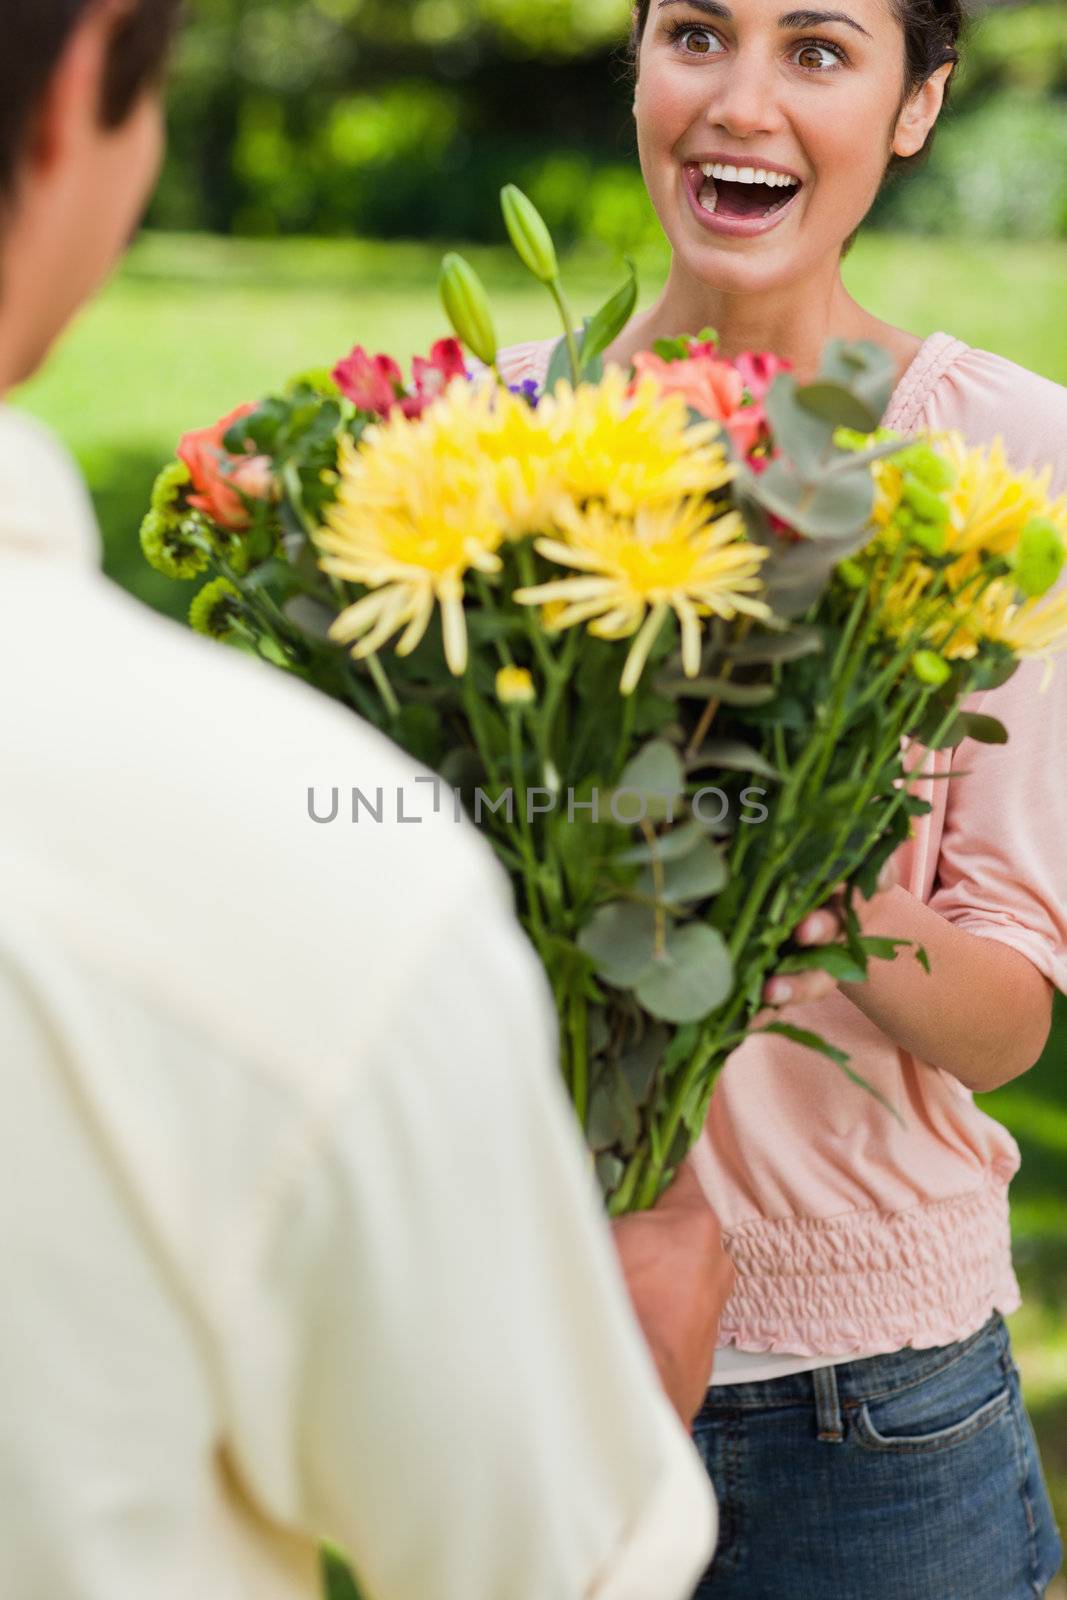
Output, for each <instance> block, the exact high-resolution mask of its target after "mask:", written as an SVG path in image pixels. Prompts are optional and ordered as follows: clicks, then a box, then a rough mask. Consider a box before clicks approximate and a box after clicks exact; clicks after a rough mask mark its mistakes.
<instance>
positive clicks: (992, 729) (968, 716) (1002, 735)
mask: <svg viewBox="0 0 1067 1600" xmlns="http://www.w3.org/2000/svg"><path fill="white" fill-rule="evenodd" d="M958 721H959V722H961V723H962V724H963V727H964V729H965V737H966V738H968V739H974V740H975V742H976V743H977V744H1007V742H1008V730H1007V728H1006V727H1005V726H1004V724H1003V723H1002V722H998V721H997V718H996V717H987V716H983V715H982V713H981V712H978V711H961V712H960V714H959V718H958Z"/></svg>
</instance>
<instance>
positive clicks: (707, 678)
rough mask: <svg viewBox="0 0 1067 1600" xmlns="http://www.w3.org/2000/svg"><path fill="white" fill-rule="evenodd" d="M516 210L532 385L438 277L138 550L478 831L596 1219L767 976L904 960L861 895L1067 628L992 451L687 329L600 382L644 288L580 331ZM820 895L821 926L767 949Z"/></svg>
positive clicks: (230, 451) (205, 459)
mask: <svg viewBox="0 0 1067 1600" xmlns="http://www.w3.org/2000/svg"><path fill="white" fill-rule="evenodd" d="M504 213H505V219H506V222H507V225H508V229H509V232H510V234H511V238H512V241H513V243H514V244H515V247H516V249H517V250H518V252H519V254H520V256H521V258H522V259H523V261H524V262H525V263H526V265H527V266H528V267H529V268H530V270H531V271H532V272H533V273H534V274H535V275H536V276H537V277H538V278H539V279H540V280H541V281H542V282H543V283H544V284H545V285H546V287H547V288H548V290H549V291H550V293H551V294H552V296H553V298H554V299H555V301H556V303H557V305H558V306H559V308H560V310H561V313H562V317H563V322H564V330H565V331H564V335H563V337H562V338H561V340H560V341H559V344H558V345H557V347H556V349H555V352H554V354H553V358H552V362H551V366H550V370H549V376H548V381H547V383H546V385H545V388H544V392H537V391H536V390H535V389H534V388H533V387H532V386H530V385H526V386H523V387H522V388H519V389H512V388H509V387H508V385H507V384H506V383H505V381H504V380H503V378H501V377H500V375H499V373H498V371H497V368H496V358H497V350H496V341H495V337H494V333H493V325H492V316H491V310H490V306H489V302H488V300H487V297H486V294H485V291H484V289H483V287H482V285H481V284H480V282H479V280H478V279H477V277H476V276H475V274H474V273H473V271H472V269H471V268H470V267H469V266H468V265H467V264H466V263H465V262H464V261H463V260H462V259H461V258H459V257H455V256H452V257H449V258H447V259H446V262H445V266H444V270H443V279H442V289H443V298H444V303H445V307H446V310H447V312H448V314H449V316H450V319H451V321H452V323H453V326H454V328H455V330H456V333H457V334H458V336H459V338H458V339H447V340H442V341H441V342H440V343H439V344H437V345H436V346H435V347H434V350H433V351H432V353H431V355H430V358H429V359H428V360H416V362H415V364H414V369H413V373H412V377H411V379H410V381H409V380H407V379H406V378H405V377H404V375H403V374H402V372H401V370H400V368H399V367H398V366H397V364H396V363H395V362H394V361H392V360H391V359H390V358H389V357H387V356H384V355H379V356H376V357H371V356H370V355H368V354H367V353H366V352H365V351H364V350H363V349H361V348H358V347H357V348H356V349H355V350H354V351H353V352H352V354H351V355H350V356H348V357H347V358H346V359H344V360H342V361H340V362H339V363H338V365H337V366H336V367H335V368H334V369H333V371H332V372H331V373H329V374H327V373H325V372H323V373H311V374H305V375H304V376H302V377H300V378H297V379H296V380H294V381H293V382H292V383H291V384H290V385H289V386H288V387H287V388H286V389H285V390H284V392H282V393H280V394H277V395H272V396H269V397H268V398H266V399H264V400H262V401H260V402H258V403H256V404H251V405H247V406H245V407H242V408H241V410H239V411H238V412H235V413H234V414H233V415H232V416H230V417H227V418H225V419H224V420H223V421H222V422H220V423H218V424H217V425H216V426H215V427H213V428H210V429H207V430H205V431H204V432H202V433H194V434H190V435H187V436H186V437H185V439H183V441H182V443H181V446H180V449H179V452H178V460H177V462H175V463H174V464H172V465H170V466H168V467H167V468H166V469H165V470H164V472H163V473H162V474H161V476H160V478H159V480H158V483H157V486H156V490H155V494H154V497H153V503H152V509H151V511H150V512H149V514H148V516H147V518H146V520H145V524H144V529H143V534H142V543H143V548H144V551H145V554H146V556H147V558H148V559H149V560H150V561H151V562H152V563H153V565H154V566H156V567H157V568H159V569H160V570H161V571H163V572H164V573H167V574H168V575H169V576H171V577H173V578H175V579H182V580H188V579H192V578H196V577H198V576H200V575H201V574H208V575H209V581H208V582H207V584H206V586H205V587H203V588H201V589H200V591H199V593H198V594H197V595H196V596H195V598H194V599H193V602H192V607H191V612H190V620H191V622H192V625H193V626H194V628H197V629H198V630H199V631H200V632H202V633H205V634H208V635H210V636H212V637H214V638H217V639H220V640H226V641H228V642H230V643H231V644H234V645H236V646H238V647H239V648H241V649H244V650H246V651H250V652H255V653H256V654H258V655H260V656H262V657H264V658H265V659H266V660H267V661H269V662H271V663H273V664H274V665H275V666H277V667H279V668H282V669H284V670H285V671H287V672H290V673H292V674H294V675H296V676H298V677H300V678H303V679H304V680H305V681H306V682H308V683H310V684H313V685H314V686H315V687H316V688H318V689H320V690H322V691H323V692H324V693H326V694H329V695H332V696H333V697H335V698H336V699H338V700H340V701H342V702H344V703H345V704H346V705H349V706H351V707H352V708H353V709H354V710H356V711H358V712H359V713H361V714H362V715H363V716H364V717H366V718H368V719H369V720H370V721H372V722H373V723H375V724H376V725H377V726H378V727H379V728H381V729H382V730H384V731H385V732H386V733H387V734H389V735H390V736H391V737H392V738H393V739H394V740H396V741H397V742H398V743H399V744H400V745H402V746H403V747H404V748H405V749H406V750H407V751H409V752H410V753H411V755H412V756H414V757H415V758H416V759H417V760H418V761H419V762H421V763H423V764H425V766H426V767H428V768H429V769H431V770H432V771H433V772H434V773H436V774H438V775H439V780H440V785H441V786H444V785H447V786H449V787H450V789H451V790H452V791H454V793H455V796H456V797H457V798H456V802H455V803H456V804H461V805H462V806H464V807H465V808H466V810H467V812H468V813H469V815H470V816H471V817H472V818H473V820H474V821H475V823H476V824H477V825H478V826H479V827H480V828H482V829H483V830H484V832H485V833H486V835H487V836H488V838H489V840H490V841H491V842H492V845H493V847H494V849H495V851H496V853H497V855H498V857H499V859H500V860H501V861H502V863H503V864H504V866H505V867H506V868H507V870H508V872H509V873H510V875H511V878H512V880H513V883H514V886H515V893H516V899H517V904H518V908H519V912H520V915H521V917H522V921H523V924H524V926H525V928H526V930H527V932H528V934H529V936H530V938H531V940H532V941H533V943H534V945H535V947H536V949H537V952H538V954H539V956H540V958H541V960H542V962H543V963H544V966H545V968H546V971H547V973H548V975H549V978H550V980H551V984H552V989H553V992H554V995H555V999H556V1004H557V1007H558V1013H559V1021H560V1042H561V1061H562V1067H563V1072H564V1075H565V1079H566V1084H567V1088H568V1090H569V1093H570V1096H571V1099H572V1101H573V1104H574V1109H575V1112H576V1115H577V1116H578V1118H579V1121H580V1123H581V1126H582V1128H583V1130H584V1133H585V1137H586V1139H587V1142H588V1145H589V1147H590V1151H591V1158H592V1159H593V1160H594V1161H595V1165H596V1171H597V1174H598V1177H599V1180H600V1183H601V1187H602V1190H603V1193H604V1195H605V1199H606V1201H607V1204H608V1207H609V1209H610V1211H611V1212H612V1213H613V1214H619V1213H621V1212H624V1211H627V1210H631V1209H636V1208H641V1207H645V1206H648V1205H650V1204H652V1203H653V1202H654V1201H655V1199H656V1198H657V1197H658V1195H659V1194H660V1193H661V1192H662V1190H663V1188H664V1187H665V1186H666V1185H667V1183H668V1182H669V1181H670V1178H671V1177H672V1175H673V1172H674V1170H675V1168H676V1167H677V1165H678V1163H679V1162H680V1161H681V1160H682V1158H683V1157H684V1155H685V1153H686V1152H687V1150H688V1149H689V1147H690V1146H691V1145H692V1143H693V1142H694V1140H695V1139H696V1138H697V1137H698V1135H699V1133H700V1130H701V1128H702V1126H703V1123H704V1120H705V1116H706V1112H707V1106H708V1101H709V1098H710V1095H711V1091H712V1088H713V1086H714V1082H715V1078H716V1074H717V1072H718V1071H719V1069H720V1068H721V1066H722V1064H723V1062H724V1061H725V1059H726V1057H727V1056H728V1054H729V1053H730V1051H731V1050H733V1049H734V1048H735V1047H736V1046H737V1045H738V1044H739V1043H740V1042H741V1040H742V1039H743V1038H744V1037H745V1034H746V1029H747V1028H748V1027H749V1024H750V1023H751V1022H752V1019H753V1017H754V1016H755V1015H756V1013H757V1012H758V1010H759V1007H760V995H761V991H762V987H763V984H764V981H765V979H766V977H767V976H768V975H769V974H770V973H771V972H772V971H778V972H788V971H790V970H794V971H795V970H801V969H804V968H810V967H821V968H825V969H827V970H829V971H830V972H831V973H833V974H834V976H835V977H837V978H839V979H841V980H845V981H858V980H860V979H862V978H863V977H864V976H865V975H866V972H867V967H868V963H869V962H870V961H871V960H872V959H891V958H893V957H894V956H895V955H896V953H897V950H898V947H899V946H900V945H901V944H903V943H905V942H906V941H900V940H893V939H874V938H867V937H864V936H863V934H862V932H861V924H860V919H859V916H858V913H857V910H856V897H857V896H861V895H867V896H869V895H870V894H871V893H872V892H873V890H874V887H875V885H876V883H877V880H878V876H879V873H880V871H881V869H882V867H883V866H884V864H885V862H886V861H887V859H888V857H889V856H890V855H891V853H892V852H893V851H894V850H895V849H896V848H897V846H898V845H899V844H900V843H901V841H902V840H903V839H905V838H906V837H907V834H908V830H909V827H910V824H911V819H912V817H914V816H915V815H917V814H919V813H921V812H922V811H924V810H927V809H929V808H928V806H927V805H926V803H925V802H924V801H922V800H920V799H919V798H917V797H916V795H915V794H914V792H913V789H914V784H913V779H914V777H915V774H916V770H917V763H916V759H915V758H916V755H917V754H919V755H921V753H922V751H923V750H927V751H928V750H936V749H939V748H942V747H944V746H949V745H954V744H957V743H958V742H959V741H960V740H962V739H963V738H965V737H969V738H972V739H978V740H986V741H996V742H1000V741H1003V740H1004V739H1005V737H1006V734H1005V730H1004V729H1003V727H1002V726H1001V725H1000V724H998V723H997V722H995V721H994V720H993V719H991V718H990V717H987V716H980V715H976V714H974V713H973V712H970V711H968V710H967V709H966V708H965V702H966V700H967V697H968V696H969V695H971V694H972V693H974V692H975V691H978V690H983V689H987V688H989V687H992V686H995V685H997V684H999V683H1001V682H1003V681H1004V680H1006V679H1007V678H1008V677H1009V676H1010V674H1011V673H1012V672H1013V671H1014V670H1015V667H1016V665H1017V663H1018V661H1019V659H1020V658H1021V657H1023V656H1027V655H1032V654H1040V655H1047V654H1049V653H1051V652H1052V651H1053V650H1055V649H1057V648H1059V647H1061V646H1062V645H1063V644H1064V643H1065V642H1067V598H1065V596H1064V594H1063V593H1060V592H1057V593H1055V594H1052V593H1050V591H1051V590H1052V588H1053V586H1054V584H1055V583H1056V580H1057V578H1058V576H1059V574H1060V571H1061V568H1062V566H1063V562H1064V538H1065V535H1067V502H1065V501H1058V502H1051V501H1050V499H1049V495H1048V474H1047V473H1045V474H1041V475H1037V474H1033V473H1028V472H1019V471H1013V470H1012V468H1011V467H1010V465H1009V464H1008V463H1007V462H1006V461H1005V460H1004V457H1003V453H1002V450H1001V448H1000V446H999V444H994V445H993V446H991V447H990V448H988V449H980V450H969V449H967V448H965V446H964V444H963V443H962V441H961V440H960V439H959V438H957V437H955V436H952V435H944V436H937V437H930V438H920V439H902V438H899V437H896V436H893V435H890V434H889V433H887V432H886V431H885V430H884V429H881V428H880V427H879V421H880V418H881V416H882V414H883V411H884V408H885V405H886V402H887V400H888V398H889V394H890V392H891V388H892V382H893V373H892V367H891V363H890V361H889V358H888V357H887V356H886V354H885V353H884V352H883V351H881V350H880V349H878V348H877V347H876V346H873V345H868V344H860V345H849V344H844V343H840V342H838V343H835V344H833V345H831V346H830V347H829V348H828V349H827V351H826V354H825V359H824V362H823V366H822V371H821V374H820V376H819V378H818V380H817V381H816V382H815V383H812V384H808V385H805V386H800V385H798V383H797V382H796V380H795V378H794V376H793V374H792V373H791V372H790V371H789V370H787V369H786V368H785V366H784V365H783V364H782V363H780V362H778V361H777V360H776V359H775V358H774V357H773V356H771V355H767V354H754V355H745V356H741V357H739V358H737V359H736V360H732V361H731V360H727V359H725V358H724V357H723V356H722V355H721V354H720V353H719V350H718V349H717V345H716V340H715V336H714V334H713V333H712V332H711V331H710V330H709V331H707V332H705V333H704V334H702V335H701V336H700V337H699V338H697V339H690V338H683V339H677V340H672V341H667V342H661V343H660V344H659V345H657V347H656V348H655V349H654V350H652V351H648V352H646V353H643V354H641V355H639V356H638V357H637V358H636V359H635V360H634V362H633V364H632V367H631V368H629V369H627V370H623V369H621V368H620V367H618V366H608V367H607V368H605V367H604V364H603V352H604V351H605V350H606V349H607V348H608V347H609V346H610V345H611V343H612V342H613V340H614V339H615V338H616V336H617V334H618V332H619V331H620V330H621V328H622V327H623V326H624V325H625V324H626V322H627V321H628V320H629V318H630V316H631V315H632V312H633V309H634V305H635V302H636V293H637V290H636V283H635V280H634V277H633V273H632V269H631V272H630V276H629V280H628V282H627V283H626V285H625V286H624V287H623V288H622V289H621V290H620V291H619V292H618V293H617V294H616V295H614V296H613V298H612V299H611V300H609V301H608V303H607V304H606V305H605V306H604V308H603V309H602V310H601V311H600V312H598V313H597V315H596V316H594V317H592V318H590V319H589V320H588V321H587V322H586V323H585V324H584V325H583V326H582V327H580V328H579V327H577V326H576V325H575V323H574V319H573V318H572V317H571V315H570V313H569V311H568V309H567V305H566V300H565V298H564V294H563V289H562V286H561V283H560V276H559V268H558V263H557V259H556V253H555V250H554V248H553V245H552V241H551V238H550V237H549V235H548V232H547V230H546V228H545V226H544V223H543V222H542V220H541V219H540V217H539V216H538V214H537V213H536V211H535V210H534V209H533V207H532V206H531V205H530V203H529V202H528V201H527V200H526V199H525V197H524V196H523V195H522V194H521V193H519V191H517V190H515V189H508V190H506V191H505V193H504ZM460 341H462V344H461V343H460ZM463 344H465V345H466V347H467V350H468V351H469V352H470V353H471V355H472V356H473V357H474V358H475V359H474V361H473V362H468V358H467V357H466V356H465V355H464V351H463V348H462V345H463ZM918 767H921V762H919V763H918ZM435 801H436V803H439V802H440V793H439V790H438V792H437V793H436V796H435ZM335 804H336V797H335ZM841 886H843V888H842V887H841ZM835 890H839V892H840V893H841V895H842V903H843V918H844V926H845V934H844V940H843V942H842V943H841V944H838V945H833V946H830V947H826V948H822V949H815V950H811V949H808V950H803V951H800V950H796V949H795V948H791V935H792V932H793V930H794V929H795V928H796V926H797V925H798V923H799V922H800V921H801V920H802V918H803V917H804V916H805V915H806V914H807V913H808V912H809V911H811V910H813V909H814V908H816V907H817V906H819V905H821V904H823V903H824V902H825V901H826V900H827V899H828V898H829V897H830V896H831V894H832V893H833V892H834V891H835ZM916 954H917V956H918V958H919V959H921V960H923V961H925V957H924V954H923V952H922V951H918V952H916ZM767 1031H769V1032H777V1033H780V1034H784V1035H787V1036H788V1037H790V1038H793V1039H795V1040H798V1041H799V1042H801V1043H804V1044H806V1045H809V1046H811V1048H813V1049H816V1050H820V1051H822V1052H824V1053H825V1054H827V1055H829V1056H830V1057H831V1059H833V1060H835V1061H836V1062H837V1063H838V1064H839V1065H840V1066H841V1067H842V1068H843V1069H844V1070H845V1071H846V1072H847V1073H849V1074H850V1075H853V1076H854V1074H851V1069H850V1068H849V1066H848V1061H847V1057H845V1056H844V1055H843V1053H842V1052H840V1051H839V1050H837V1049H836V1048H835V1047H834V1045H833V1043H832V1041H826V1040H823V1039H821V1038H820V1037H819V1036H817V1035H815V1034H812V1033H808V1032H803V1031H801V1030H799V1029H797V1028H795V1027H793V1026H791V1025H790V1024H789V1023H788V1022H786V1021H784V1020H775V1021H772V1022H770V1023H769V1024H768V1026H767Z"/></svg>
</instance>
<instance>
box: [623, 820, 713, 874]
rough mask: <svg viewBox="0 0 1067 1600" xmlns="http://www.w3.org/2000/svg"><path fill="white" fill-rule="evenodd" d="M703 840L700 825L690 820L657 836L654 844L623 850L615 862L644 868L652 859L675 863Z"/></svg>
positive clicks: (702, 830) (644, 844)
mask: <svg viewBox="0 0 1067 1600" xmlns="http://www.w3.org/2000/svg"><path fill="white" fill-rule="evenodd" d="M704 838H706V834H705V832H704V829H703V828H702V827H701V825H700V823H699V822H696V821H694V820H692V819H690V821H688V822H681V823H679V824H678V826H677V827H674V828H671V830H670V832H669V833H661V834H658V835H657V837H656V842H655V844H649V843H647V842H645V843H642V844H635V845H633V846H631V847H630V848H629V849H628V850H623V851H622V852H621V853H620V854H619V855H617V856H616V857H615V860H616V861H618V862H619V863H621V864H622V865H623V866H632V865H633V864H635V863H636V864H637V865H639V866H644V865H645V864H646V863H647V862H649V861H652V860H653V859H654V858H655V859H658V860H660V861H677V860H679V859H680V858H681V857H682V856H684V855H687V854H688V853H689V851H690V850H695V849H696V847H697V845H698V844H700V842H701V841H702V840H703V839H704Z"/></svg>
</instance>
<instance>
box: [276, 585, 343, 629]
mask: <svg viewBox="0 0 1067 1600" xmlns="http://www.w3.org/2000/svg"><path fill="white" fill-rule="evenodd" d="M282 610H283V611H284V613H285V616H286V618H287V619H288V621H290V622H292V623H295V624H296V626H297V627H298V628H299V629H300V631H301V633H306V634H307V635H308V637H309V638H311V639H320V640H326V639H328V638H329V633H330V628H331V627H332V626H333V623H334V622H335V620H336V618H337V613H336V611H334V609H333V608H332V606H328V605H324V604H323V602H322V601H321V600H314V599H312V597H311V595H309V594H296V595H294V596H293V597H292V599H291V600H287V601H286V602H285V605H284V606H283V607H282Z"/></svg>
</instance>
